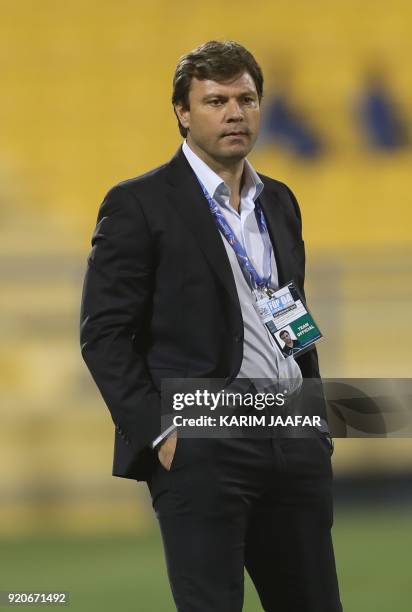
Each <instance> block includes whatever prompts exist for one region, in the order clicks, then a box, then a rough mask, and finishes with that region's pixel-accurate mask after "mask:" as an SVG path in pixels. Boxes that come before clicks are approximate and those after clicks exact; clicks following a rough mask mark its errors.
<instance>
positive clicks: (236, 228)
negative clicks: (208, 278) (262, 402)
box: [153, 140, 302, 446]
mask: <svg viewBox="0 0 412 612" xmlns="http://www.w3.org/2000/svg"><path fill="white" fill-rule="evenodd" d="M182 150H183V153H184V155H185V157H186V159H187V161H188V162H189V164H190V166H191V168H192V170H193V171H194V173H195V174H196V176H197V177H198V179H199V180H200V181H201V182H202V183H203V185H204V186H205V188H206V190H207V192H208V193H209V195H210V196H211V197H212V198H213V199H214V200H215V201H216V202H217V204H218V205H219V207H220V210H221V212H222V213H223V215H224V217H225V219H226V221H227V222H228V224H229V225H230V227H231V228H232V230H233V232H234V234H235V235H236V238H237V239H238V240H239V242H240V243H241V244H242V246H243V248H244V249H245V251H246V253H247V255H248V257H249V260H250V261H251V262H252V264H253V266H254V267H255V269H256V271H257V272H258V274H259V275H260V276H265V277H266V276H268V274H269V261H265V260H264V259H265V257H264V255H265V253H266V252H265V247H264V241H263V238H262V235H261V232H260V230H259V226H258V223H257V220H256V215H255V200H256V199H257V198H258V197H259V194H260V193H261V192H262V189H263V183H262V181H261V180H260V178H259V176H258V175H257V173H256V172H255V170H254V169H253V167H252V166H251V164H250V163H249V162H248V160H247V159H245V167H244V175H243V186H242V190H241V193H240V206H239V212H237V211H236V210H235V209H234V208H233V206H231V205H230V188H229V187H228V185H226V183H225V182H224V181H223V180H222V178H221V177H220V176H219V175H218V174H216V173H215V172H214V171H213V170H212V169H211V168H210V167H209V166H208V165H207V164H206V163H205V162H204V161H203V160H201V159H200V157H199V156H198V155H196V154H195V153H194V152H193V151H192V149H191V148H190V147H189V145H188V144H187V142H186V140H185V141H184V143H183V147H182ZM219 233H220V232H219ZM220 236H221V238H222V241H223V244H224V246H225V249H226V253H227V256H228V259H229V263H230V266H231V268H232V272H233V276H234V279H235V283H236V289H237V293H238V297H239V302H240V308H241V311H242V318H243V326H244V340H243V360H242V364H241V366H240V370H239V373H238V375H237V378H248V379H251V380H255V379H266V380H267V379H269V380H270V381H273V382H278V381H279V380H284V381H285V388H286V389H288V391H292V390H294V389H295V388H296V387H297V386H300V384H301V380H302V374H301V371H300V368H299V366H298V364H297V363H296V361H295V360H294V358H293V357H288V358H285V356H284V355H283V353H282V352H281V350H280V349H279V347H278V345H277V344H276V342H275V340H274V339H273V337H272V335H271V334H270V332H269V330H268V329H267V328H266V326H265V325H264V324H263V323H262V321H261V319H260V317H259V315H258V313H257V312H256V310H255V307H254V303H255V301H256V299H255V296H254V294H253V291H252V288H251V287H250V286H249V284H248V282H247V281H246V279H245V276H244V274H243V272H242V269H241V267H240V265H239V262H238V259H237V257H236V254H235V251H234V250H233V248H232V247H231V246H230V244H229V243H228V241H227V240H226V238H224V236H223V235H222V234H220ZM270 266H271V277H270V282H269V286H270V287H271V288H272V289H278V288H279V283H278V272H277V267H276V261H275V258H274V254H273V248H272V249H271V257H270ZM255 385H256V386H257V387H258V388H259V380H257V381H256V382H255ZM172 429H174V427H173V426H172V427H170V428H168V429H167V430H166V431H164V432H163V433H162V434H161V435H160V436H159V437H158V438H156V440H155V441H154V442H153V446H155V445H157V444H158V443H159V442H160V441H161V440H162V439H163V438H164V437H165V436H166V435H168V433H170V431H172Z"/></svg>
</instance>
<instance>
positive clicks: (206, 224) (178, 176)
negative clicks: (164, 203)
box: [169, 149, 240, 308]
mask: <svg viewBox="0 0 412 612" xmlns="http://www.w3.org/2000/svg"><path fill="white" fill-rule="evenodd" d="M169 184H170V187H171V189H170V193H169V199H170V201H171V203H172V204H173V206H174V207H175V208H176V210H177V212H178V213H179V214H180V216H181V217H182V219H183V221H184V223H185V224H186V226H187V227H188V228H189V230H190V232H191V233H192V234H193V236H194V237H195V240H196V242H197V244H198V245H199V248H200V249H201V250H202V252H203V254H204V255H205V257H206V259H207V260H208V262H209V264H210V266H211V268H212V269H213V271H214V272H215V274H216V276H217V277H218V278H219V280H220V281H221V283H222V285H223V287H224V288H225V289H226V291H227V292H228V294H229V295H230V297H231V298H232V300H233V301H234V303H235V305H236V306H237V307H238V308H240V305H239V298H238V295H237V290H236V284H235V279H234V276H233V272H232V268H231V266H230V263H229V259H228V257H227V253H226V249H225V247H224V245H223V242H222V238H221V236H220V233H219V230H218V228H217V227H216V223H215V221H214V219H213V217H212V214H211V212H210V209H209V204H208V202H207V200H206V198H205V196H204V194H203V192H202V189H201V187H200V185H199V183H198V181H197V179H196V176H195V174H194V172H193V170H192V168H191V167H190V165H189V163H188V161H187V159H186V157H185V155H184V153H183V152H182V150H181V149H179V150H178V152H177V153H176V155H175V156H174V157H173V158H172V160H171V161H170V164H169Z"/></svg>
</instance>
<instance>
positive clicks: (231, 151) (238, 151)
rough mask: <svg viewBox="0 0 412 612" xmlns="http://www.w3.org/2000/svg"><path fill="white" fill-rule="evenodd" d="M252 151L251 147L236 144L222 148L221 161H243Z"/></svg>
mask: <svg viewBox="0 0 412 612" xmlns="http://www.w3.org/2000/svg"><path fill="white" fill-rule="evenodd" d="M250 150H251V147H246V146H245V145H236V144H234V145H231V146H226V147H222V149H221V150H220V157H221V159H226V160H228V161H229V160H233V161H240V160H241V159H244V158H245V157H246V156H247V155H249V152H250Z"/></svg>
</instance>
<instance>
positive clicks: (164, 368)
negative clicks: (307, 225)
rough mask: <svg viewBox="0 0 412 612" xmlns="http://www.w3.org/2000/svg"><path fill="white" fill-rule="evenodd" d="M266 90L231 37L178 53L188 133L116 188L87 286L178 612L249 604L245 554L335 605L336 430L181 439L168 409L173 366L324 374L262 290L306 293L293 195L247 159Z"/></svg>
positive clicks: (303, 595) (88, 308) (84, 328)
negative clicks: (164, 401) (287, 347)
mask: <svg viewBox="0 0 412 612" xmlns="http://www.w3.org/2000/svg"><path fill="white" fill-rule="evenodd" d="M262 91H263V77H262V73H261V70H260V67H259V66H258V64H257V63H256V61H255V59H254V57H253V56H252V55H251V54H250V53H249V52H248V51H247V50H246V49H245V48H244V47H242V46H241V45H239V44H237V43H235V42H233V41H228V42H224V43H220V42H215V41H211V42H209V43H206V44H205V45H202V46H201V47H199V48H197V49H195V50H194V51H192V52H191V53H189V54H187V55H186V56H184V57H182V58H181V59H180V61H179V63H178V66H177V68H176V72H175V76H174V82H173V106H174V111H175V114H176V116H177V119H178V125H179V130H180V133H181V134H182V135H183V136H184V137H185V141H184V143H183V147H182V148H180V149H179V150H178V152H177V153H176V155H175V156H174V157H173V159H172V160H171V161H170V162H169V163H166V164H165V165H163V166H161V167H159V168H156V169H155V170H153V171H151V172H149V173H147V174H145V175H143V176H140V177H138V178H134V179H130V180H127V181H124V182H122V183H120V184H118V185H117V186H115V187H113V188H112V189H111V190H110V191H109V193H108V194H107V196H106V198H105V199H104V202H103V204H102V205H101V207H100V210H99V214H98V219H97V225H96V229H95V232H94V235H93V238H92V247H93V248H92V251H91V253H90V256H89V259H88V269H87V273H86V278H85V284H84V290H83V299H82V311H81V346H82V354H83V357H84V359H85V361H86V363H87V366H88V367H89V369H90V372H91V374H92V376H93V378H94V380H95V382H96V384H97V386H98V387H99V389H100V392H101V394H102V396H103V398H104V400H105V402H106V404H107V406H108V408H109V410H110V412H111V416H112V419H113V421H114V423H115V449H114V463H113V475H115V476H121V477H124V478H132V479H136V480H146V481H147V483H148V486H149V489H150V493H151V496H152V501H153V507H154V509H155V511H156V514H157V517H158V519H159V523H160V528H161V531H162V537H163V542H164V547H165V554H166V561H167V568H168V574H169V580H170V583H171V588H172V592H173V596H174V599H175V603H176V607H177V609H178V610H179V611H182V612H206V611H207V612H239V611H240V610H241V609H242V605H243V572H244V567H245V566H246V568H247V570H248V572H249V574H250V575H251V577H252V580H253V581H254V584H255V586H256V588H257V591H258V593H259V596H260V599H261V602H262V606H263V608H264V609H265V610H278V611H279V612H286V611H289V612H338V611H340V610H341V609H342V608H341V604H340V601H339V593H338V586H337V578H336V570H335V563H334V555H333V547H332V542H331V534H330V530H331V526H332V494H331V480H332V470H331V459H330V446H329V443H328V441H327V438H326V437H324V436H322V435H318V436H316V437H313V438H310V439H290V438H276V437H273V436H269V437H259V438H258V437H256V438H251V437H247V436H245V437H239V438H237V437H227V438H211V437H210V438H185V437H180V436H179V435H177V434H176V431H175V430H173V429H169V430H166V431H164V430H162V424H161V395H160V389H161V381H162V379H164V378H200V379H203V378H205V379H224V381H226V383H227V385H229V384H230V383H231V382H232V381H234V380H235V381H236V380H238V379H242V380H244V379H246V380H255V379H269V380H271V381H273V382H277V381H279V380H284V381H285V384H286V380H289V381H290V380H298V379H301V378H302V377H303V378H319V369H318V361H317V354H316V350H312V351H309V352H308V353H306V354H304V355H302V356H301V357H299V358H297V359H296V361H295V360H294V359H293V358H290V359H285V358H284V357H283V356H282V354H281V351H280V349H279V348H278V347H277V345H276V342H275V341H274V340H273V338H272V337H271V336H270V334H269V332H268V331H267V330H266V328H265V326H264V325H263V323H262V322H261V321H260V319H259V317H258V314H257V312H256V310H255V308H254V306H253V304H254V302H255V301H256V298H257V295H259V291H261V290H262V291H264V290H265V291H270V290H273V289H276V288H278V287H280V286H282V285H283V284H285V283H286V282H288V281H290V280H294V281H295V283H296V286H297V287H298V289H299V290H300V291H301V293H302V294H303V284H304V268H305V252H304V243H303V241H302V224H301V215H300V211H299V206H298V203H297V201H296V198H295V197H294V195H293V193H292V192H291V190H290V189H289V188H288V187H287V186H286V185H285V184H283V183H281V182H279V181H276V180H273V179H270V178H268V177H265V176H263V175H260V174H257V173H256V172H255V170H254V169H253V167H252V166H251V164H250V163H249V162H248V161H247V160H246V156H247V155H248V153H249V152H250V151H251V149H252V147H253V145H254V143H255V141H256V138H257V134H258V129H259V119H260V101H261V97H262ZM242 249H243V250H242ZM242 253H243V254H244V257H243V259H242ZM245 259H247V265H246V264H245ZM303 295H304V294H303Z"/></svg>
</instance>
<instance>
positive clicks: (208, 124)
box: [175, 72, 260, 165]
mask: <svg viewBox="0 0 412 612" xmlns="http://www.w3.org/2000/svg"><path fill="white" fill-rule="evenodd" d="M175 108H176V113H177V114H178V117H179V119H180V122H181V123H182V125H183V126H184V127H186V128H188V130H189V131H188V135H187V141H188V143H189V146H191V147H192V149H194V151H195V153H197V154H199V157H201V158H202V159H203V160H204V161H206V162H207V161H215V162H217V163H219V164H223V165H224V164H227V163H230V162H236V161H239V160H241V159H243V158H244V157H246V156H247V155H248V153H249V152H250V151H251V149H252V147H253V145H254V144H255V141H256V138H257V135H258V130H259V120H260V105H259V99H258V95H257V91H256V86H255V83H254V81H253V79H252V77H251V76H250V74H249V73H248V72H244V73H243V74H241V75H240V76H237V77H235V78H233V79H230V80H229V81H223V82H220V83H219V82H217V81H211V80H203V81H200V80H199V79H196V78H193V79H192V82H191V85H190V91H189V108H188V109H186V110H185V109H183V107H182V106H181V105H177V106H176V107H175Z"/></svg>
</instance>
